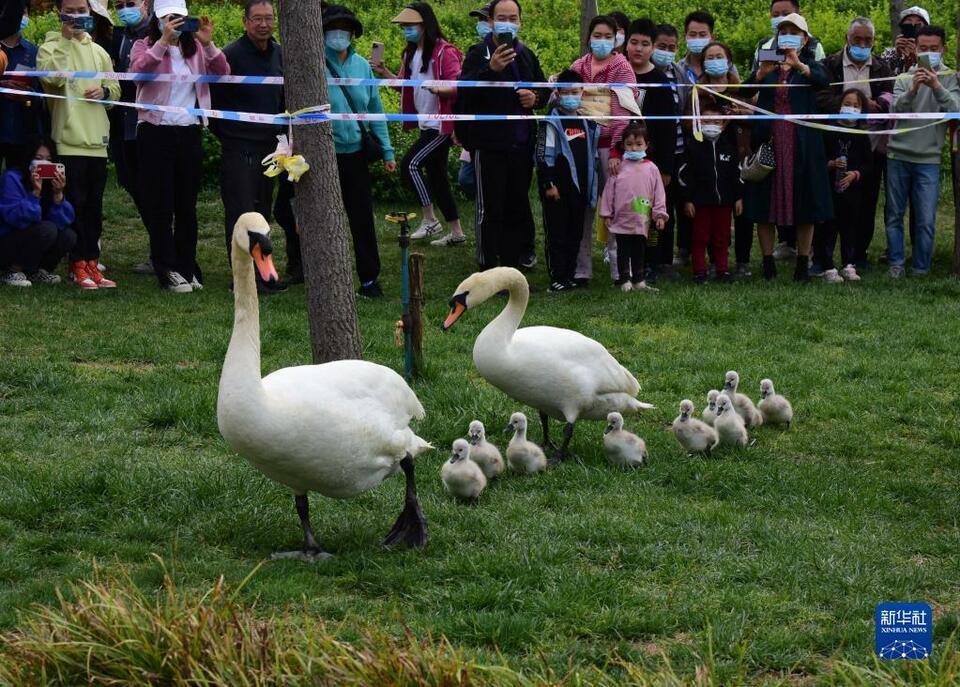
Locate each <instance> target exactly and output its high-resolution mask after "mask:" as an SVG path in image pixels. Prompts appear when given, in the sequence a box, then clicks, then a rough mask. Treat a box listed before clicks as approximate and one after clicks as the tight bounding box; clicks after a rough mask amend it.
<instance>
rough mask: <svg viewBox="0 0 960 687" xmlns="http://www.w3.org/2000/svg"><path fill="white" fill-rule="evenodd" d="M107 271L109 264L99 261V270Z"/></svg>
mask: <svg viewBox="0 0 960 687" xmlns="http://www.w3.org/2000/svg"><path fill="white" fill-rule="evenodd" d="M106 271H107V266H106V265H104V264H103V263H102V262H98V263H97V272H106Z"/></svg>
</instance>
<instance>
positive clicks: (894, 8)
mask: <svg viewBox="0 0 960 687" xmlns="http://www.w3.org/2000/svg"><path fill="white" fill-rule="evenodd" d="M903 6H904V1H903V0H890V37H891V38H893V39H894V40H896V38H897V36H899V35H900V13H901V12H902V11H903V10H904V7H903Z"/></svg>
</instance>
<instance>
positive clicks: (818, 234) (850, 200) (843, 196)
mask: <svg viewBox="0 0 960 687" xmlns="http://www.w3.org/2000/svg"><path fill="white" fill-rule="evenodd" d="M865 191H867V189H865V188H860V189H858V188H856V187H855V186H851V187H849V188H847V190H846V191H844V192H843V193H837V192H836V191H834V192H833V215H834V216H833V219H832V220H830V221H828V222H824V223H822V224H818V225H817V226H816V227H814V230H813V261H814V262H815V263H817V264H818V265H819V266H820V267H821V268H822V269H824V270H832V269H835V268H836V265H835V264H834V262H833V252H834V250H835V249H836V247H837V236H839V237H840V266H841V267H846V266H847V265H853V264H856V255H857V248H858V245H859V243H858V238H859V237H860V235H859V234H858V232H859V231H860V229H861V228H862V226H863V225H862V223H861V221H860V220H861V219H862V215H863V213H864V212H865V211H866V210H865V207H864V206H865V203H864V197H865V195H866V194H865V193H864V192H865ZM870 219H871V221H873V215H872V214H871V215H870Z"/></svg>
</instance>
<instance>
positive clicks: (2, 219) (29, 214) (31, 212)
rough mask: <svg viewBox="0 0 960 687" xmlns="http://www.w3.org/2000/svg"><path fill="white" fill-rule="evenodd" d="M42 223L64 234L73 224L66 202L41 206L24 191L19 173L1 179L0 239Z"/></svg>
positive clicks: (70, 211) (15, 170) (12, 171)
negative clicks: (52, 226)
mask: <svg viewBox="0 0 960 687" xmlns="http://www.w3.org/2000/svg"><path fill="white" fill-rule="evenodd" d="M43 220H49V221H51V222H53V223H54V224H56V225H57V229H59V230H60V231H63V230H64V229H66V228H67V227H69V226H70V225H71V224H73V220H74V213H73V206H72V205H70V201H68V200H67V199H64V200H63V202H62V203H59V204H58V203H49V204H48V203H43V202H42V201H41V199H40V198H37V197H36V196H35V195H33V194H32V193H30V192H28V191H27V189H26V188H25V187H24V185H23V175H22V173H21V172H20V170H17V169H11V170H8V171H7V173H6V174H4V175H3V177H0V236H6V235H7V234H9V233H11V232H13V231H16V230H18V229H27V228H29V227H31V226H33V225H34V224H37V223H38V222H41V221H43Z"/></svg>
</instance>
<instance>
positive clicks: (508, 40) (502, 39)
mask: <svg viewBox="0 0 960 687" xmlns="http://www.w3.org/2000/svg"><path fill="white" fill-rule="evenodd" d="M497 43H499V44H500V45H509V46H510V47H513V34H512V33H510V32H509V31H504V32H503V33H498V34H497Z"/></svg>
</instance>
